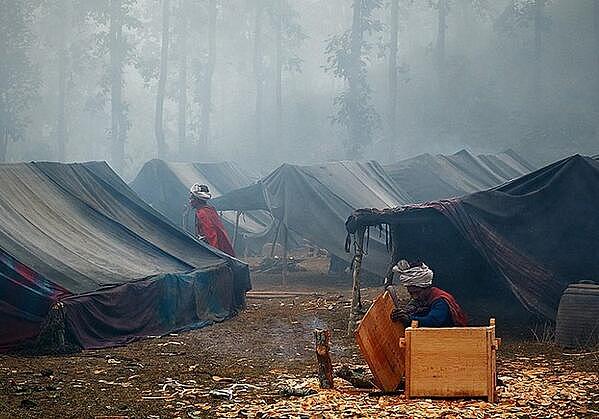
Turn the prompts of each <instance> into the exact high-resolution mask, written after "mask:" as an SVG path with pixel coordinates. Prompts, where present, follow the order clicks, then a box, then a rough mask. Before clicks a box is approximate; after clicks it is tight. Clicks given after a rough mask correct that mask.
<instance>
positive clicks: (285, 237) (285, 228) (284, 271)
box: [281, 224, 289, 285]
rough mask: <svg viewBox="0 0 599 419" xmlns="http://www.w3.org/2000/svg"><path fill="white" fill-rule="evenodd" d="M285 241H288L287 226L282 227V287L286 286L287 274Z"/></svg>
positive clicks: (287, 257) (286, 247) (287, 263)
mask: <svg viewBox="0 0 599 419" xmlns="http://www.w3.org/2000/svg"><path fill="white" fill-rule="evenodd" d="M287 239H288V230H287V225H286V224H285V225H283V270H282V272H281V274H282V275H283V285H287V275H288V273H289V261H288V259H289V256H288V252H289V249H288V246H287V245H288V243H287Z"/></svg>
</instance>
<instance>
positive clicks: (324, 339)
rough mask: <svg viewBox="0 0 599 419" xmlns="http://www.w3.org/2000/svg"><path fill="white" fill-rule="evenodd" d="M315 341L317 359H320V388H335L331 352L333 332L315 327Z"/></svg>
mask: <svg viewBox="0 0 599 419" xmlns="http://www.w3.org/2000/svg"><path fill="white" fill-rule="evenodd" d="M314 341H315V343H316V359H317V361H318V381H320V388H333V387H334V383H333V363H332V362H331V355H330V353H329V350H330V346H331V332H330V331H328V330H321V329H315V330H314Z"/></svg>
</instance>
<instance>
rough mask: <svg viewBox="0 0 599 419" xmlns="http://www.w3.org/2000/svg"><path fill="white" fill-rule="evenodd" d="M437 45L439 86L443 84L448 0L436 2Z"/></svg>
mask: <svg viewBox="0 0 599 419" xmlns="http://www.w3.org/2000/svg"><path fill="white" fill-rule="evenodd" d="M437 9H438V17H437V45H436V48H435V54H436V57H435V58H436V61H437V62H436V65H437V74H438V77H439V84H440V86H441V87H443V86H444V84H445V45H446V34H447V14H448V12H449V4H448V0H439V2H438V4H437Z"/></svg>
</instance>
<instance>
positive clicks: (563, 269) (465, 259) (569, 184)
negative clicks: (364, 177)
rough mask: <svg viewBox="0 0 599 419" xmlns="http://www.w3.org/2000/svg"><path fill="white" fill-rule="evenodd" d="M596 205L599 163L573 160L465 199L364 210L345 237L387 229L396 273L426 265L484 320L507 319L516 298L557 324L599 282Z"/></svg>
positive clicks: (351, 220) (352, 220) (356, 214)
mask: <svg viewBox="0 0 599 419" xmlns="http://www.w3.org/2000/svg"><path fill="white" fill-rule="evenodd" d="M598 199H599V162H597V161H596V160H593V159H591V158H588V157H581V156H578V155H576V156H573V157H570V158H567V159H564V160H561V161H559V162H556V163H554V164H552V165H549V166H547V167H544V168H542V169H540V170H537V171H535V172H532V173H530V174H528V175H525V176H522V177H520V178H518V179H516V180H514V181H512V182H509V183H506V184H503V185H501V186H499V187H496V188H494V189H491V190H488V191H484V192H478V193H475V194H472V195H468V196H465V197H462V198H458V199H453V200H443V201H437V202H431V203H425V204H420V205H409V206H404V207H399V208H395V209H387V210H385V209H383V210H372V209H362V210H357V211H356V212H354V213H353V215H352V216H351V217H350V218H349V219H348V221H347V229H348V231H351V232H354V231H356V229H357V227H358V226H359V225H379V224H381V223H383V224H388V225H390V226H391V232H392V234H391V236H392V238H393V248H394V252H393V258H392V260H391V263H395V262H396V261H397V260H399V258H407V259H408V260H423V261H426V263H427V264H429V266H431V267H432V268H433V270H434V271H435V277H436V278H437V283H440V284H441V286H442V287H446V288H447V289H449V290H451V291H454V292H456V294H457V295H458V296H461V297H463V300H464V301H466V302H469V301H474V299H473V298H472V296H473V295H475V296H480V295H483V294H484V295H486V297H487V300H486V301H487V303H488V304H491V305H492V304H495V305H493V306H490V305H489V306H487V307H479V308H482V309H483V310H482V312H486V313H487V314H497V313H499V312H502V313H506V312H509V311H510V310H512V309H513V305H511V303H507V301H509V297H510V296H515V297H516V298H517V299H518V300H519V301H520V302H521V303H522V305H523V306H525V307H526V308H527V309H529V310H530V311H532V312H534V313H538V314H541V315H543V316H544V317H546V318H550V319H553V318H555V315H556V312H557V307H558V304H559V299H560V296H561V293H562V292H563V290H564V289H565V288H566V286H567V285H568V284H569V283H570V282H573V281H578V280H580V279H588V278H597V277H599V258H598V257H597V249H599V212H598V211H597V208H598V206H599V201H598ZM367 257H368V256H366V258H367ZM498 279H502V280H503V281H498ZM506 285H507V286H506ZM504 291H508V292H507V293H505V292H504ZM509 291H511V293H510V292H509ZM503 297H505V299H502V298H503ZM512 302H513V301H512ZM581 309H584V308H583V307H581ZM493 310H495V312H493ZM483 320H484V319H483Z"/></svg>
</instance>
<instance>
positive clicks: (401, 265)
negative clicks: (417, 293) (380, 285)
mask: <svg viewBox="0 0 599 419" xmlns="http://www.w3.org/2000/svg"><path fill="white" fill-rule="evenodd" d="M393 272H395V273H397V274H399V282H401V283H402V285H405V286H406V287H409V286H412V287H419V288H427V287H430V286H431V285H433V271H432V270H431V269H430V268H429V267H428V266H426V265H425V264H424V263H423V264H422V265H420V266H414V267H410V264H409V263H408V262H407V261H405V260H400V261H399V262H398V263H397V265H395V266H394V267H393Z"/></svg>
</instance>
